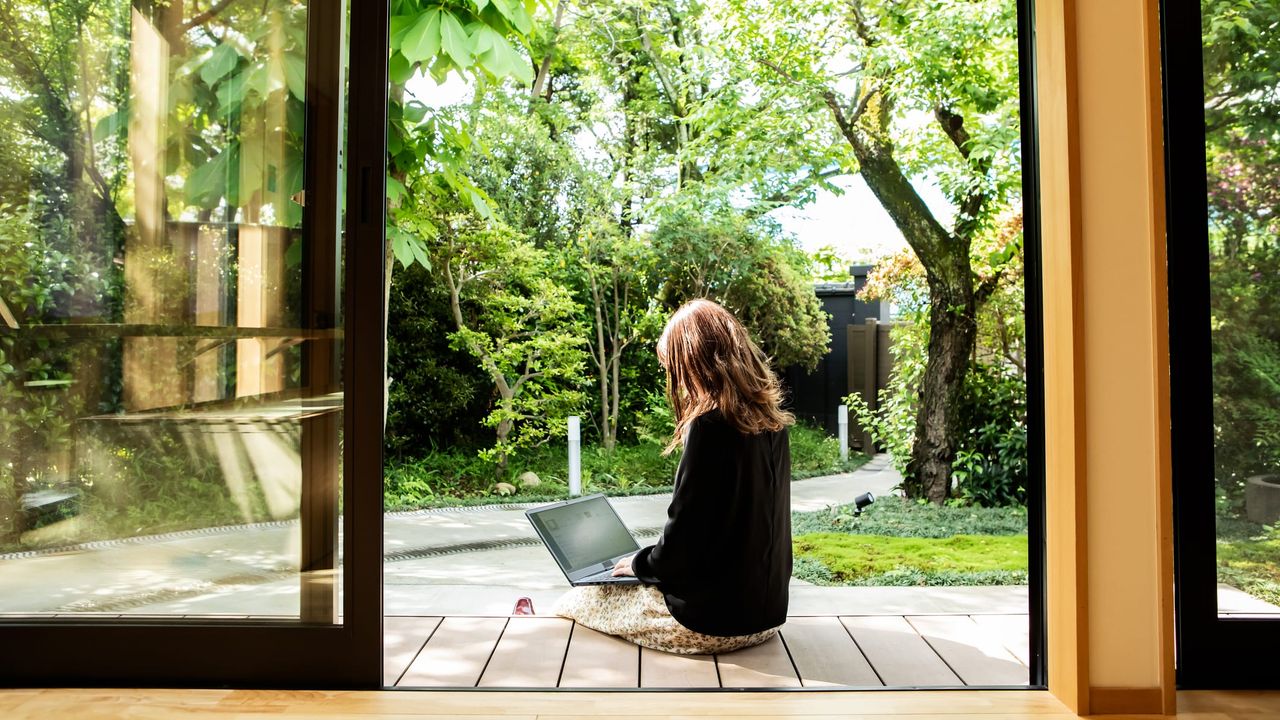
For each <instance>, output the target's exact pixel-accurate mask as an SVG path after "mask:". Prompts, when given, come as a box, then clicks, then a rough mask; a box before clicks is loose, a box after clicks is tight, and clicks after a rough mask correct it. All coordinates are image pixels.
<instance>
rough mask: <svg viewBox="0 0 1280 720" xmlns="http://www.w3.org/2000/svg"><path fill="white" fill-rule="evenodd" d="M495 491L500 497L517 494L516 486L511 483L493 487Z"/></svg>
mask: <svg viewBox="0 0 1280 720" xmlns="http://www.w3.org/2000/svg"><path fill="white" fill-rule="evenodd" d="M493 491H494V492H496V493H498V494H499V495H514V494H515V492H516V486H515V485H512V484H511V483H505V482H500V483H498V484H497V485H494V486H493Z"/></svg>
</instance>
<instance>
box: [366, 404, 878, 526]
mask: <svg viewBox="0 0 1280 720" xmlns="http://www.w3.org/2000/svg"><path fill="white" fill-rule="evenodd" d="M790 434H791V477H792V479H793V480H801V479H804V478H810V477H816V476H820V475H831V474H836V473H841V472H850V471H852V470H855V469H857V468H858V467H859V466H861V465H862V464H863V463H865V462H866V461H867V459H868V458H867V457H866V456H863V455H857V454H854V455H850V457H849V460H847V461H841V460H840V443H839V441H838V440H836V439H835V438H833V437H830V436H828V435H827V434H826V433H825V432H824V431H823V430H820V429H817V428H813V427H809V426H805V425H796V426H794V427H792V428H791V433H790ZM679 462H680V455H679V453H678V452H676V453H672V454H671V455H668V456H666V457H663V456H662V448H661V447H660V446H659V445H657V444H655V443H651V442H641V443H637V444H634V445H619V446H618V447H616V448H614V449H613V451H612V452H610V451H607V450H605V449H604V448H602V447H599V446H589V447H584V448H583V449H582V489H583V492H584V493H593V492H603V493H605V494H606V495H610V496H615V497H616V496H626V495H649V494H654V493H662V492H670V491H671V487H672V482H673V481H674V479H675V472H676V467H677V465H678V464H679ZM568 466H569V458H568V449H567V448H566V447H564V446H562V445H560V446H557V445H544V446H541V447H538V448H535V449H533V450H530V451H528V452H526V453H524V454H522V455H520V456H519V457H515V458H512V459H511V461H510V464H509V467H508V469H507V473H506V475H505V476H504V478H503V479H502V481H503V482H507V483H510V484H512V485H514V486H516V487H517V488H519V489H518V491H517V492H516V493H515V494H511V495H501V494H498V493H497V492H496V485H497V483H498V480H499V479H498V478H497V476H496V474H495V469H494V466H493V465H491V464H489V463H486V462H485V461H483V460H481V459H480V458H479V457H477V455H476V452H475V450H474V449H463V448H450V449H447V450H435V451H432V452H430V453H428V454H427V455H426V456H424V457H422V458H419V459H417V460H410V461H403V462H391V463H388V465H387V467H386V489H385V494H384V501H385V507H386V509H387V510H392V511H400V510H416V509H421V508H435V507H458V506H470V505H486V504H491V503H532V502H547V501H551V500H563V499H564V498H566V497H567V496H568V494H569V485H568V477H567V474H568ZM526 472H532V473H534V474H535V475H537V476H538V484H537V485H536V486H531V487H529V486H523V485H521V484H520V482H519V478H520V476H521V475H523V474H524V473H526Z"/></svg>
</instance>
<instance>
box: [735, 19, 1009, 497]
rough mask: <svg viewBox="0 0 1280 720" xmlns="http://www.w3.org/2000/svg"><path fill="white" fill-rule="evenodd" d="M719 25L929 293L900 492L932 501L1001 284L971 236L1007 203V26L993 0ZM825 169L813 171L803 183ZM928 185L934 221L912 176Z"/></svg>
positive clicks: (945, 473)
mask: <svg viewBox="0 0 1280 720" xmlns="http://www.w3.org/2000/svg"><path fill="white" fill-rule="evenodd" d="M730 6H731V14H730V16H728V17H726V18H725V22H726V23H727V24H729V25H730V26H731V28H732V33H733V35H734V37H735V40H734V42H733V46H734V48H735V49H736V53H737V57H739V58H740V59H741V61H742V62H743V64H744V66H749V67H752V68H754V71H755V72H754V74H755V77H756V81H757V83H758V84H759V85H760V86H762V87H764V88H768V89H770V90H771V91H786V97H787V102H786V103H783V104H782V105H783V106H784V107H786V108H788V109H789V110H790V111H791V112H793V113H794V115H795V119H794V120H792V123H791V124H793V125H794V124H796V123H805V122H810V123H812V122H815V121H817V119H818V118H824V119H825V123H826V127H827V128H828V130H829V131H830V132H831V133H832V135H831V138H832V140H833V142H832V144H831V145H830V147H831V148H832V149H833V152H835V151H836V150H837V149H838V153H837V154H836V155H835V156H833V157H831V158H830V160H829V161H834V162H836V163H837V164H839V165H840V166H842V167H846V168H850V169H854V168H856V170H857V172H858V173H859V174H860V175H861V176H862V178H863V179H864V180H865V181H866V183H867V185H868V186H869V187H870V189H871V191H872V192H873V193H874V194H875V196H876V197H877V199H878V200H879V201H880V204H881V205H882V206H883V207H884V209H885V211H886V212H887V213H888V214H889V216H890V217H891V218H892V219H893V221H894V223H895V224H896V225H897V226H898V228H899V229H900V230H901V231H902V234H903V236H904V237H905V238H906V240H907V242H908V243H909V244H910V246H911V248H912V250H913V251H914V252H915V254H916V256H917V257H918V258H919V260H920V263H921V265H922V266H923V268H924V271H925V278H926V283H927V286H928V290H929V300H930V302H929V341H928V360H927V364H926V368H925V372H924V376H923V378H922V384H921V397H920V409H919V412H918V414H917V418H916V432H915V442H914V445H913V447H912V458H911V462H910V464H909V466H908V478H907V482H908V485H907V489H908V492H909V493H911V494H913V495H919V496H922V497H928V498H929V499H930V500H932V501H934V502H936V503H941V502H943V501H944V500H946V498H947V497H948V496H949V494H950V489H951V468H952V462H953V461H954V459H955V455H956V449H957V447H958V443H959V440H960V437H961V436H962V434H963V433H964V431H965V428H964V427H963V425H962V416H961V413H960V412H958V409H959V408H960V407H961V406H962V403H963V400H964V387H965V376H966V374H967V373H968V370H969V366H970V362H969V361H970V357H971V356H972V354H973V351H974V347H975V342H976V338H977V319H976V318H977V308H978V306H979V305H980V304H981V303H982V302H983V301H984V300H985V299H986V298H987V297H988V296H989V295H990V294H991V293H993V292H995V289H996V284H997V282H998V275H994V276H991V277H988V278H986V279H983V278H980V277H979V276H978V275H977V273H976V272H975V270H974V266H973V260H972V250H973V242H974V238H975V237H976V236H977V234H978V233H980V232H981V231H982V230H983V229H984V228H987V227H988V226H989V225H990V222H991V219H992V217H993V215H994V214H995V213H996V212H998V211H999V210H1000V209H1002V208H1003V207H1005V206H1006V205H1008V204H1009V203H1010V202H1014V201H1016V199H1017V192H1018V187H1019V182H1020V177H1019V171H1018V167H1019V153H1018V130H1017V128H1018V124H1017V106H1018V103H1017V99H1018V94H1017V72H1016V67H1017V62H1016V61H1017V53H1016V46H1015V39H1016V36H1017V33H1016V23H1015V18H1014V8H1013V4H1012V3H1008V2H1002V1H999V0H985V1H982V2H971V1H968V0H932V1H931V2H920V3H903V2H897V1H894V0H852V1H846V2H834V1H831V2H804V3H800V2H768V3H765V2H751V1H749V0H739V1H736V2H733V3H731V4H730ZM822 172H823V169H822V168H821V167H818V166H815V167H814V168H813V170H812V173H811V175H810V177H819V176H820V175H821V173H822ZM913 177H914V178H917V179H919V178H924V177H932V178H935V179H936V180H937V182H938V184H939V185H940V187H941V188H942V190H943V191H944V193H945V194H946V195H947V197H948V199H949V200H950V202H951V204H952V205H953V207H954V208H955V217H954V218H953V219H952V221H951V222H950V223H949V227H948V224H947V223H944V221H943V220H941V219H939V217H938V216H937V214H936V213H935V212H934V211H933V209H931V208H930V207H929V206H928V205H927V204H926V203H925V202H924V200H923V199H922V198H921V196H920V193H919V192H918V191H917V190H916V188H915V186H914V185H913V182H912V178H913Z"/></svg>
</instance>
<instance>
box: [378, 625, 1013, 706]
mask: <svg viewBox="0 0 1280 720" xmlns="http://www.w3.org/2000/svg"><path fill="white" fill-rule="evenodd" d="M384 627H385V662H384V673H385V674H384V681H385V683H386V685H387V686H397V687H452V688H460V687H506V688H525V689H532V688H557V687H559V688H715V687H724V688H772V687H854V688H873V687H885V686H889V687H957V686H1010V685H1013V686H1017V685H1026V684H1027V682H1028V674H1027V673H1028V671H1027V662H1028V657H1027V655H1028V652H1027V616H1026V615H905V616H904V615H848V616H839V617H837V616H797V617H790V618H788V619H787V623H786V625H784V626H783V627H782V630H781V632H779V634H778V635H777V636H775V637H774V638H772V639H770V640H769V641H768V642H766V643H764V644H762V645H758V646H756V647H753V648H747V649H745V650H739V651H737V652H732V653H727V654H723V655H696V656H690V655H671V654H667V653H662V652H655V651H652V650H649V649H648V648H640V647H638V646H636V645H633V644H631V643H628V642H625V641H623V640H620V639H618V638H616V637H612V636H609V635H604V634H601V633H598V632H596V631H594V630H591V629H590V628H587V627H583V626H581V625H577V624H576V623H574V622H573V621H572V620H567V619H564V618H559V617H549V616H548V617H542V616H532V617H515V616H513V617H474V616H457V617H452V616H451V617H443V618H441V617H409V616H389V617H387V618H386V620H385V626H384Z"/></svg>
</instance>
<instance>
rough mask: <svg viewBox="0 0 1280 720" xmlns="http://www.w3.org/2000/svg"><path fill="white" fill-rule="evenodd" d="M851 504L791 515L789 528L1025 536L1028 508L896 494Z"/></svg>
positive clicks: (937, 535) (801, 531) (913, 534)
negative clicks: (859, 506) (861, 505)
mask: <svg viewBox="0 0 1280 720" xmlns="http://www.w3.org/2000/svg"><path fill="white" fill-rule="evenodd" d="M853 511H854V508H853V506H852V505H837V506H835V507H831V508H828V509H825V510H817V511H814V512H797V513H792V514H791V531H792V533H794V534H796V535H804V534H806V533H829V532H843V533H852V534H855V535H893V536H895V537H927V538H947V537H951V536H952V535H1025V534H1026V532H1027V511H1026V509H1025V508H1021V507H1017V506H1007V507H992V508H987V507H974V506H958V505H944V506H941V507H939V506H937V505H931V504H929V503H925V502H920V501H916V500H907V499H906V498H903V497H899V496H896V495H886V496H882V497H877V498H876V501H875V503H873V504H872V505H871V506H870V507H868V508H867V509H866V510H865V511H863V513H862V514H861V515H855V514H854V512H853Z"/></svg>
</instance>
